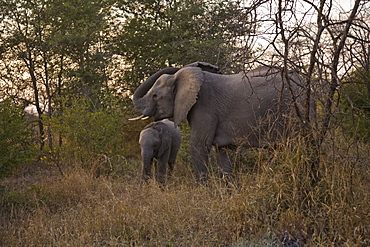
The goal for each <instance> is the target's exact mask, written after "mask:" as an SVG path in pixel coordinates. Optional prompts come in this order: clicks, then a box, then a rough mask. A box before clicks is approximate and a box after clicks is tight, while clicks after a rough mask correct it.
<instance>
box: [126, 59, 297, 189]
mask: <svg viewBox="0 0 370 247" xmlns="http://www.w3.org/2000/svg"><path fill="white" fill-rule="evenodd" d="M206 70H208V71H206ZM209 71H211V72H209ZM284 81H285V80H284ZM302 83H303V82H302V80H301V78H300V77H299V76H298V75H297V74H296V73H289V83H287V82H286V81H285V82H284V83H283V80H282V77H281V73H280V70H279V69H277V68H271V67H265V66H264V67H259V68H257V69H255V70H251V71H249V72H247V73H239V74H233V75H222V74H219V73H217V67H216V66H214V65H211V64H208V63H203V62H195V63H193V64H190V65H188V66H185V67H183V68H181V69H178V68H172V67H169V68H165V69H163V70H161V71H158V72H157V73H156V74H154V75H153V76H151V77H149V78H148V79H147V80H146V81H145V82H144V83H143V84H141V85H140V86H139V87H138V88H137V90H136V91H135V93H134V99H133V100H134V105H135V107H136V108H137V109H138V110H139V111H140V112H141V113H142V114H143V116H154V117H155V119H156V120H160V119H163V118H173V120H174V123H175V125H176V126H178V125H179V124H180V122H181V121H182V120H183V119H185V118H187V119H188V122H189V125H190V129H191V137H190V144H191V156H192V160H193V163H194V166H195V171H196V176H197V180H198V181H200V182H206V181H207V174H208V169H207V167H208V162H209V161H208V156H209V151H210V149H211V147H212V145H213V146H215V147H216V150H217V154H218V161H219V167H220V168H221V172H222V175H223V176H226V177H229V178H230V177H232V175H231V174H232V166H231V161H230V158H229V156H228V153H229V152H227V150H226V149H227V147H230V146H237V145H240V144H247V145H248V146H249V147H261V146H264V145H265V144H266V143H271V142H270V141H271V140H274V139H276V137H278V136H280V135H283V134H284V133H283V132H284V128H283V127H284V123H285V121H286V119H287V118H289V116H288V115H289V114H290V113H291V112H294V111H293V106H294V107H300V105H299V104H298V103H297V102H298V100H297V99H298V98H299V97H297V98H295V97H291V96H292V95H291V94H296V95H298V93H299V90H297V89H299V86H297V85H299V84H302ZM288 84H289V85H290V86H291V87H290V89H292V90H290V89H288V87H287V85H288ZM292 99H294V100H292ZM287 116H288V117H287Z"/></svg>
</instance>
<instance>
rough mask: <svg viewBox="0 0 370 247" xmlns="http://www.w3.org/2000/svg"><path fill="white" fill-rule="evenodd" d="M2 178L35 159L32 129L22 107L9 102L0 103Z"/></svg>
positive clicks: (0, 174)
mask: <svg viewBox="0 0 370 247" xmlns="http://www.w3.org/2000/svg"><path fill="white" fill-rule="evenodd" d="M0 125H1V128H0V178H2V177H5V176H8V175H10V174H11V173H12V171H13V170H14V169H15V168H16V167H17V166H18V165H20V164H24V163H27V162H29V161H30V160H31V159H32V158H34V157H35V154H36V152H35V147H34V146H33V145H32V142H31V135H30V133H31V132H30V127H29V125H28V124H27V120H26V119H25V118H24V114H23V111H22V108H21V107H18V106H14V105H12V104H11V102H10V101H9V100H6V101H3V102H1V103H0Z"/></svg>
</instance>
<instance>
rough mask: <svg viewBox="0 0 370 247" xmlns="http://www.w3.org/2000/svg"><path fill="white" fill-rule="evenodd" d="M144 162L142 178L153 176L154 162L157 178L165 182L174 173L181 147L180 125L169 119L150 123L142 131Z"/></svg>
mask: <svg viewBox="0 0 370 247" xmlns="http://www.w3.org/2000/svg"><path fill="white" fill-rule="evenodd" d="M139 143H140V147H141V158H142V162H143V171H142V178H143V180H144V181H146V182H147V181H148V179H149V178H151V176H152V172H151V170H152V164H154V167H155V174H156V179H157V181H158V182H159V183H161V184H164V183H165V180H166V175H167V164H168V175H171V174H172V171H173V168H174V165H175V160H176V156H177V152H178V151H179V148H180V143H181V134H180V130H179V128H178V127H175V125H174V123H173V122H171V121H170V120H168V119H164V120H162V121H157V122H153V123H150V124H148V125H147V126H145V128H144V129H143V130H142V131H141V132H140V139H139Z"/></svg>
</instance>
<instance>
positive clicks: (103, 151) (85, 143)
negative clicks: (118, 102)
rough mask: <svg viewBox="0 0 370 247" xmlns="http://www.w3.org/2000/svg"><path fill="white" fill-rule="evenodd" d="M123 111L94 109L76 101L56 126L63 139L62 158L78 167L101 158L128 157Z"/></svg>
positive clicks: (80, 100)
mask: <svg viewBox="0 0 370 247" xmlns="http://www.w3.org/2000/svg"><path fill="white" fill-rule="evenodd" d="M122 116H123V111H122V110H121V109H120V108H105V109H104V108H95V109H94V108H92V106H91V102H89V101H88V99H85V98H82V99H76V100H74V101H73V102H70V103H69V104H68V107H65V108H64V113H63V115H62V116H60V117H56V118H55V119H54V121H53V122H52V126H53V127H54V129H55V131H56V132H57V133H59V135H61V137H62V142H63V144H62V146H61V147H60V152H61V153H60V155H61V157H69V158H72V157H73V158H72V160H73V159H74V160H75V162H77V163H78V164H81V163H84V162H86V161H87V160H92V159H96V158H97V157H99V156H104V157H107V158H113V157H116V156H117V155H121V156H122V155H124V154H125V150H124V148H123V143H124V138H125V135H126V133H125V131H124V130H123V129H122V128H123V121H122Z"/></svg>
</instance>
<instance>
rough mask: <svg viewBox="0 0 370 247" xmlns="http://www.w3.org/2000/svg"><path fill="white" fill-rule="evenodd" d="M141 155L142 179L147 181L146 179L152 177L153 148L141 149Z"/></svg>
mask: <svg viewBox="0 0 370 247" xmlns="http://www.w3.org/2000/svg"><path fill="white" fill-rule="evenodd" d="M141 157H142V162H143V168H142V169H143V170H142V179H143V180H144V181H145V182H148V179H150V178H151V177H152V162H153V150H148V149H144V150H142V152H141Z"/></svg>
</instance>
